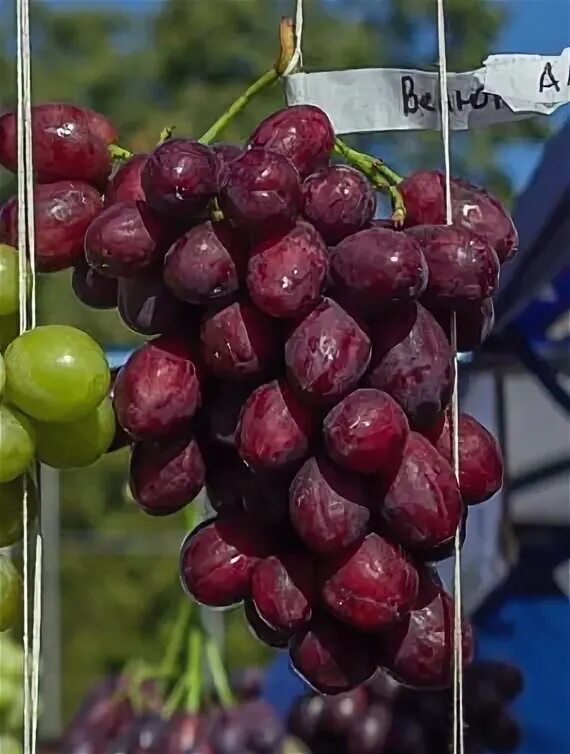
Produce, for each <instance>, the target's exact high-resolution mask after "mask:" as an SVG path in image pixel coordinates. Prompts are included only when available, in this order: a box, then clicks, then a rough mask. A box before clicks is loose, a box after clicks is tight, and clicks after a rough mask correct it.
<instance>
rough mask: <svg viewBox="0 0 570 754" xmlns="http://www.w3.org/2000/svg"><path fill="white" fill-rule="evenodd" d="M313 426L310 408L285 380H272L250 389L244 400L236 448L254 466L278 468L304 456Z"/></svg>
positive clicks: (284, 466) (307, 450) (306, 452)
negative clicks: (295, 394)
mask: <svg viewBox="0 0 570 754" xmlns="http://www.w3.org/2000/svg"><path fill="white" fill-rule="evenodd" d="M313 428H314V423H313V416H312V412H311V410H310V409H308V408H307V407H306V406H304V405H303V404H301V403H299V401H298V399H297V398H295V396H294V395H293V393H292V391H291V388H290V387H289V386H288V385H287V384H286V383H284V382H278V381H277V380H274V381H273V382H270V383H268V384H266V385H261V387H258V388H257V389H256V390H254V391H253V393H252V394H251V395H250V396H249V398H248V399H247V401H246V402H245V404H244V406H243V409H242V412H241V417H240V421H239V427H238V433H237V447H238V450H239V453H240V455H241V457H242V458H243V460H244V461H245V462H246V463H247V464H248V465H251V466H253V467H254V468H261V469H282V468H286V467H288V466H290V465H291V464H292V463H295V462H296V461H299V460H302V459H303V458H305V457H306V456H307V454H308V452H309V443H310V440H311V436H312V434H313Z"/></svg>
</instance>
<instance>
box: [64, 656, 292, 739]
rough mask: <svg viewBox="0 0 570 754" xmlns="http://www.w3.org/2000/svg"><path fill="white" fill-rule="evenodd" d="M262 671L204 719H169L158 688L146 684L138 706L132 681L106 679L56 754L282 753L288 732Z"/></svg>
mask: <svg viewBox="0 0 570 754" xmlns="http://www.w3.org/2000/svg"><path fill="white" fill-rule="evenodd" d="M262 677H263V676H262V672H261V671H259V670H257V669H254V668H252V669H249V670H247V671H244V672H243V673H242V674H241V675H240V677H239V678H237V679H236V682H235V683H234V684H233V686H234V690H235V693H236V694H237V696H238V701H237V703H236V705H235V706H233V707H230V708H227V709H222V708H221V707H219V706H218V705H217V704H216V703H215V701H212V702H211V703H210V704H209V705H208V706H207V707H205V708H204V709H203V710H202V712H201V713H200V714H194V713H191V712H183V711H178V712H175V713H174V714H173V715H171V716H170V715H166V714H165V711H164V699H163V698H161V695H160V693H159V692H158V691H157V687H156V685H155V684H154V683H152V682H148V683H146V684H145V685H144V686H143V687H142V688H141V689H140V692H139V697H140V699H139V705H138V707H135V706H134V705H133V702H132V701H131V698H130V697H129V696H128V694H127V689H128V680H129V679H128V676H126V675H123V676H120V677H112V678H108V679H106V680H104V681H103V682H102V683H101V684H100V685H99V686H97V687H96V688H94V689H93V690H92V691H91V692H90V693H89V694H88V695H87V697H86V698H85V699H84V701H83V702H82V704H81V706H80V708H79V710H78V711H77V713H76V715H75V716H74V718H73V720H72V721H71V723H70V725H69V727H68V728H67V730H66V732H65V734H64V736H63V739H62V741H61V742H60V744H58V745H57V747H56V754H281V752H282V744H283V741H284V739H285V733H286V732H285V728H284V726H283V724H282V722H281V721H280V719H279V718H278V716H277V714H276V712H275V711H274V710H273V708H272V707H271V706H270V705H269V704H267V703H266V702H264V701H262V700H261V698H260V696H261V682H262Z"/></svg>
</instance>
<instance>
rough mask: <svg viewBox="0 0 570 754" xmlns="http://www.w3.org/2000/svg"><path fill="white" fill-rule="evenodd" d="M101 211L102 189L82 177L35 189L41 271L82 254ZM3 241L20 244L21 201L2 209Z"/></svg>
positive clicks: (0, 236)
mask: <svg viewBox="0 0 570 754" xmlns="http://www.w3.org/2000/svg"><path fill="white" fill-rule="evenodd" d="M100 211H101V196H100V194H99V192H98V191H97V190H96V189H94V188H93V187H92V186H89V184H87V183H82V182H81V181H58V182H57V183H50V184H46V185H42V186H36V187H35V189H34V216H35V221H36V265H37V268H38V270H39V271H40V272H57V271H58V270H64V269H66V268H67V267H71V266H72V265H73V264H74V263H75V262H76V261H77V260H78V259H79V258H80V257H81V256H82V255H83V239H84V237H85V231H86V230H87V228H88V227H89V225H90V224H91V222H92V221H93V219H94V218H95V217H96V215H97V213H98V212H100ZM0 241H5V242H6V243H8V244H10V246H14V247H16V248H17V246H18V203H17V198H16V197H15V196H14V197H12V198H11V199H9V200H8V202H7V203H6V204H5V205H4V206H3V207H2V209H1V210H0Z"/></svg>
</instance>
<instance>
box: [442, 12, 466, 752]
mask: <svg viewBox="0 0 570 754" xmlns="http://www.w3.org/2000/svg"><path fill="white" fill-rule="evenodd" d="M437 41H438V50H439V76H440V100H441V135H442V140H443V155H444V167H445V221H446V224H447V225H451V224H452V223H453V211H452V206H451V146H450V127H449V125H450V124H449V99H448V93H447V46H446V40H445V9H444V0H437ZM451 352H452V356H453V367H454V377H453V397H452V403H451V411H450V433H451V438H452V442H451V452H452V462H453V470H454V472H455V475H456V477H457V478H458V479H459V375H458V360H457V315H456V313H455V311H453V312H452V313H451ZM454 554H455V563H454V569H453V592H454V614H453V754H464V751H465V737H464V730H463V717H464V716H463V632H462V613H463V611H462V594H461V591H462V590H461V524H460V525H459V526H458V528H457V532H456V533H455V547H454Z"/></svg>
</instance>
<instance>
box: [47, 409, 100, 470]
mask: <svg viewBox="0 0 570 754" xmlns="http://www.w3.org/2000/svg"><path fill="white" fill-rule="evenodd" d="M34 428H35V431H36V438H37V453H38V458H39V460H40V461H41V462H42V463H45V464H46V465H47V466H51V467H52V468H54V469H71V468H75V467H79V466H90V465H91V464H92V463H95V461H96V460H97V459H98V458H100V457H101V456H102V455H103V454H104V453H106V452H107V450H108V448H109V446H110V445H111V442H112V440H113V437H114V436H115V413H114V411H113V405H112V403H111V400H110V398H104V399H103V401H102V402H101V403H100V404H99V406H97V408H96V409H95V410H94V411H92V412H91V413H89V414H87V416H84V417H82V418H81V419H77V420H76V421H73V422H66V423H65V424H61V423H59V424H55V423H54V424H51V423H49V422H35V423H34Z"/></svg>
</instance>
